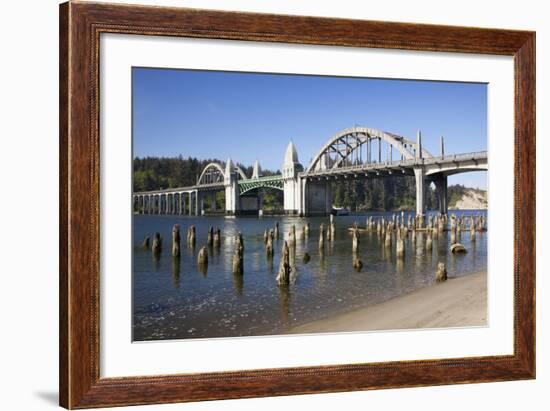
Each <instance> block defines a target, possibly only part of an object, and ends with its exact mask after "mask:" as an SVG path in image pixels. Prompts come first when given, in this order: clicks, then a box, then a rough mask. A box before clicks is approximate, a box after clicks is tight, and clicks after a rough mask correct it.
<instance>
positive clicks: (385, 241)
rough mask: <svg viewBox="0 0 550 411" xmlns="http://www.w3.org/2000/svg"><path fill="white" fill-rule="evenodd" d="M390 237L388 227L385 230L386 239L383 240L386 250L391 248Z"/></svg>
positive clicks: (390, 232) (390, 231)
mask: <svg viewBox="0 0 550 411" xmlns="http://www.w3.org/2000/svg"><path fill="white" fill-rule="evenodd" d="M391 237H392V230H391V228H390V227H388V229H387V230H386V238H385V239H384V245H385V246H386V248H391V243H392V241H391Z"/></svg>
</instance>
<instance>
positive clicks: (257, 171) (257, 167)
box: [252, 160, 262, 178]
mask: <svg viewBox="0 0 550 411" xmlns="http://www.w3.org/2000/svg"><path fill="white" fill-rule="evenodd" d="M261 176H262V168H261V167H260V162H259V161H258V160H256V161H255V162H254V169H253V170H252V178H260V177H261Z"/></svg>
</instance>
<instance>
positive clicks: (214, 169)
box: [197, 163, 225, 185]
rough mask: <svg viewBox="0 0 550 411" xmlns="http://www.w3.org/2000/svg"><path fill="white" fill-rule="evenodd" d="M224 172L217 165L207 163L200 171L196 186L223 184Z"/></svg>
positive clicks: (219, 165)
mask: <svg viewBox="0 0 550 411" xmlns="http://www.w3.org/2000/svg"><path fill="white" fill-rule="evenodd" d="M224 178H225V172H224V170H223V167H222V166H221V164H219V163H208V164H207V165H206V167H204V169H203V170H202V173H201V175H200V177H199V180H198V181H197V185H204V184H216V183H219V184H223V183H224Z"/></svg>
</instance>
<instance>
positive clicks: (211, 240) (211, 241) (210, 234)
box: [206, 226, 214, 247]
mask: <svg viewBox="0 0 550 411" xmlns="http://www.w3.org/2000/svg"><path fill="white" fill-rule="evenodd" d="M206 244H208V247H212V245H213V244H214V227H212V226H210V228H209V230H208V239H207V240H206Z"/></svg>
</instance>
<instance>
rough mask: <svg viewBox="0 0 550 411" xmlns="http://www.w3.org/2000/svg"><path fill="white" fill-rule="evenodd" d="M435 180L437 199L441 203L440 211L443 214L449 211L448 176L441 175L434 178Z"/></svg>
mask: <svg viewBox="0 0 550 411" xmlns="http://www.w3.org/2000/svg"><path fill="white" fill-rule="evenodd" d="M433 182H434V184H435V190H436V194H437V201H438V204H439V212H440V213H441V214H447V211H448V197H447V176H445V175H440V176H438V177H436V178H434V179H433Z"/></svg>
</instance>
